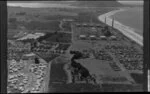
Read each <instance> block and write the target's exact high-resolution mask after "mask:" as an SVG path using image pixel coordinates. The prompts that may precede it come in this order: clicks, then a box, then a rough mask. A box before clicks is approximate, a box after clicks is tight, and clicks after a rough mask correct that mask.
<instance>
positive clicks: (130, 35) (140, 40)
mask: <svg viewBox="0 0 150 94" xmlns="http://www.w3.org/2000/svg"><path fill="white" fill-rule="evenodd" d="M125 10H126V9H125V8H124V9H123V8H122V9H119V10H114V11H111V12H108V13H105V14H103V15H100V16H99V17H98V19H99V20H100V21H102V22H105V17H106V24H107V25H109V26H112V18H111V17H110V16H112V15H114V14H115V13H117V12H121V11H125ZM114 28H115V29H118V30H119V31H120V32H122V33H123V34H124V35H125V36H127V37H128V38H130V39H132V40H133V41H135V42H136V43H138V44H139V45H141V46H143V37H142V36H141V35H139V34H137V33H136V32H135V29H133V28H131V27H128V26H125V25H123V24H122V23H120V22H118V21H116V20H114Z"/></svg>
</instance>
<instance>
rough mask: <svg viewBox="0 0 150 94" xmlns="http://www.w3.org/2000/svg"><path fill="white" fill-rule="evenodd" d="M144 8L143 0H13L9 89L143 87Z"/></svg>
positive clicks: (72, 90) (9, 28)
mask: <svg viewBox="0 0 150 94" xmlns="http://www.w3.org/2000/svg"><path fill="white" fill-rule="evenodd" d="M143 14H144V1H143V0H131V1H129V0H108V1H107V0H106V1H105V0H103V1H102V0H56V1H55V0H53V1H43V0H41V1H7V93H15V94H16V93H82V92H86V93H88V92H143V91H144V89H143V86H144V79H143V77H144V66H143V65H144V59H143V57H144V52H143V45H144V43H143V41H144V39H143V32H144V27H143V24H144V17H143V16H144V15H143ZM148 74H149V73H148ZM147 77H149V76H147ZM148 79H149V78H148ZM148 88H149V85H148ZM149 90H150V89H149Z"/></svg>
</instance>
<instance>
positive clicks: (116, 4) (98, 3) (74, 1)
mask: <svg viewBox="0 0 150 94" xmlns="http://www.w3.org/2000/svg"><path fill="white" fill-rule="evenodd" d="M8 3H35V1H13V2H12V1H8ZM36 3H53V4H55V3H56V4H70V5H72V6H78V7H122V6H123V5H122V4H121V3H119V2H117V0H110V1H99V0H95V1H86V0H85V1H84V0H82V1H81V0H71V1H67V0H66V1H65V0H62V1H61V0H56V1H36Z"/></svg>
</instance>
